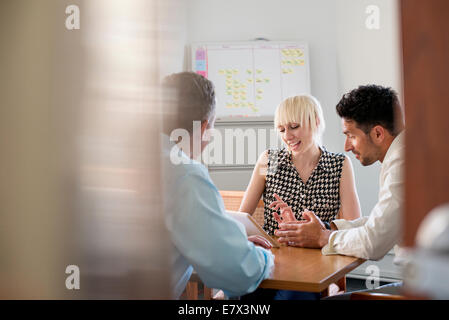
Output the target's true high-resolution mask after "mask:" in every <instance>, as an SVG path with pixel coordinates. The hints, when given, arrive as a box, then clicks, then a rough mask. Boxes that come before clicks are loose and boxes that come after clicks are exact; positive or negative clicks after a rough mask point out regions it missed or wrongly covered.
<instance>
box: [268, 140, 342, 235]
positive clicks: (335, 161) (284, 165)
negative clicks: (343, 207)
mask: <svg viewBox="0 0 449 320" xmlns="http://www.w3.org/2000/svg"><path fill="white" fill-rule="evenodd" d="M320 149H321V156H320V159H319V161H318V165H317V166H316V167H315V169H314V170H313V171H312V173H311V175H310V177H309V180H307V183H304V182H303V181H302V179H301V177H300V176H299V174H298V172H297V170H296V167H295V166H294V165H293V162H292V160H291V153H290V152H289V151H288V150H286V149H285V148H283V149H269V150H268V168H267V175H266V181H265V190H264V192H263V201H264V208H265V212H264V229H265V231H267V232H268V233H269V234H271V235H272V234H274V231H275V230H277V229H278V224H277V222H276V220H275V219H274V217H273V210H272V209H270V208H268V205H269V204H270V203H272V202H273V201H275V200H276V198H275V197H274V194H275V193H276V194H277V195H278V196H280V197H281V198H282V200H284V201H285V202H286V203H287V204H288V205H289V206H290V207H291V208H292V211H293V213H294V214H295V216H296V219H298V220H300V219H301V218H302V211H303V210H304V209H308V210H310V211H313V212H314V213H315V215H316V216H317V217H319V218H320V219H321V221H327V222H330V221H332V220H334V219H335V217H336V215H337V214H338V211H339V210H340V178H341V172H342V168H343V162H344V160H345V155H344V154H341V153H332V152H329V151H327V150H326V149H324V148H322V147H321V148H320ZM278 213H279V211H278Z"/></svg>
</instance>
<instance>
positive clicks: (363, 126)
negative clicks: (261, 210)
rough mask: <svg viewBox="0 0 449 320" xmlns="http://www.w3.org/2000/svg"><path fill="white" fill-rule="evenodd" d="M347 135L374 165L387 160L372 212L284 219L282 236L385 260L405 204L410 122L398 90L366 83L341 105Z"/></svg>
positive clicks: (348, 146)
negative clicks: (328, 219) (406, 121)
mask: <svg viewBox="0 0 449 320" xmlns="http://www.w3.org/2000/svg"><path fill="white" fill-rule="evenodd" d="M337 112H338V114H339V115H340V117H341V118H342V125H343V133H344V134H345V135H346V141H345V151H346V152H348V151H351V152H353V153H354V154H355V155H356V158H357V159H358V160H359V161H360V162H361V163H362V164H363V165H364V166H368V165H371V164H373V163H374V162H376V161H380V162H381V163H382V169H381V173H380V190H379V199H378V202H377V203H376V205H375V206H374V208H373V209H372V211H371V213H370V215H369V216H367V217H366V216H365V217H362V218H359V219H356V220H353V221H346V220H343V219H339V220H334V221H332V223H331V224H330V225H328V226H325V225H324V224H323V223H322V222H321V221H320V220H319V219H318V218H317V217H316V216H315V215H314V214H313V213H311V214H308V215H306V217H308V221H306V222H304V221H301V222H298V221H293V222H288V223H284V224H281V225H280V231H279V232H278V233H277V235H278V236H280V237H282V238H285V239H286V241H291V243H294V244H295V245H297V246H301V247H315V248H322V253H323V254H325V255H328V254H343V255H350V256H356V257H360V258H364V259H370V260H379V259H381V258H382V257H384V256H385V254H387V253H388V251H390V250H391V249H392V248H393V247H394V246H395V245H396V244H397V243H398V242H399V240H400V235H401V209H402V205H403V195H402V189H403V184H404V182H403V177H402V171H403V165H404V158H403V149H404V141H403V139H404V134H403V130H404V123H403V116H402V111H401V108H400V106H399V103H398V98H397V95H396V93H395V92H394V91H393V90H391V89H390V88H384V87H381V86H375V85H368V86H360V87H358V88H357V89H354V90H352V91H351V92H349V93H348V94H345V95H344V96H343V98H342V99H341V100H340V102H339V103H338V105H337Z"/></svg>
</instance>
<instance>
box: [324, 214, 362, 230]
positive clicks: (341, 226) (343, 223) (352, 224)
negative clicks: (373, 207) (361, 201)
mask: <svg viewBox="0 0 449 320" xmlns="http://www.w3.org/2000/svg"><path fill="white" fill-rule="evenodd" d="M366 220H367V217H361V218H358V219H356V220H345V219H337V220H333V221H332V222H333V223H334V224H335V226H336V227H337V229H338V230H345V229H352V228H358V227H360V226H363V225H364V224H365V223H366Z"/></svg>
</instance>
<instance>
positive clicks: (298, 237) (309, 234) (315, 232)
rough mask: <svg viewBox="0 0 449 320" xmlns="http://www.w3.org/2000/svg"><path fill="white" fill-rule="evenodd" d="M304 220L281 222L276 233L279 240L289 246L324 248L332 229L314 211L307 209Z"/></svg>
mask: <svg viewBox="0 0 449 320" xmlns="http://www.w3.org/2000/svg"><path fill="white" fill-rule="evenodd" d="M302 216H303V218H304V220H302V221H291V222H285V223H281V224H279V230H277V231H276V232H275V235H276V236H278V237H279V239H278V241H279V242H281V243H285V244H287V245H289V246H296V247H305V248H322V247H324V246H325V245H326V244H327V243H328V241H329V236H330V235H331V233H332V230H327V229H326V227H325V226H324V224H323V222H322V221H321V220H320V219H319V218H318V217H317V216H316V215H315V214H314V213H313V212H312V211H308V210H305V211H304V212H303V215H302Z"/></svg>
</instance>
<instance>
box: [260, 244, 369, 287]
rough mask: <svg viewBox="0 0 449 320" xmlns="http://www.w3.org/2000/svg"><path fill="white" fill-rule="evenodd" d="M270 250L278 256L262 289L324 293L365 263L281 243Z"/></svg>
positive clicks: (356, 259)
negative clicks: (281, 244) (330, 286)
mask: <svg viewBox="0 0 449 320" xmlns="http://www.w3.org/2000/svg"><path fill="white" fill-rule="evenodd" d="M271 252H273V254H274V256H275V258H274V270H273V272H272V274H271V277H270V278H268V279H266V280H264V281H262V283H261V284H260V286H259V287H260V288H269V289H282V290H296V291H307V292H323V291H325V290H326V289H327V288H328V287H329V285H330V284H331V283H337V282H339V280H341V279H345V275H346V274H347V273H348V272H350V271H352V270H354V269H355V268H357V267H358V266H359V265H361V264H362V263H364V262H365V260H364V259H359V258H355V257H348V256H341V255H331V256H324V255H322V254H321V250H320V249H305V248H296V247H289V246H281V247H280V248H272V249H271ZM342 289H343V288H342ZM344 289H345V288H344Z"/></svg>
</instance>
